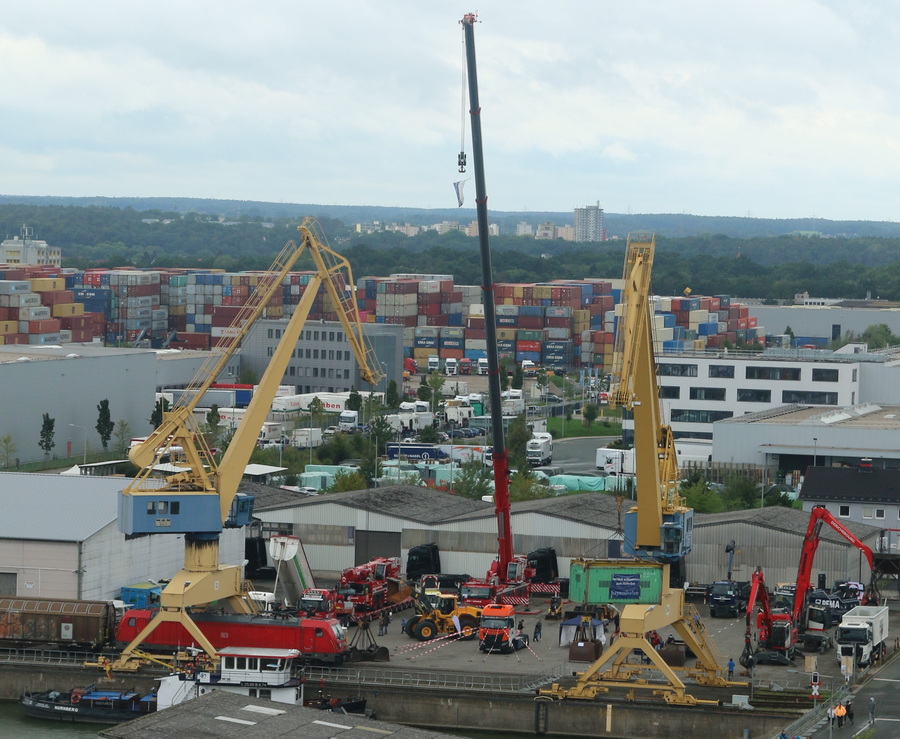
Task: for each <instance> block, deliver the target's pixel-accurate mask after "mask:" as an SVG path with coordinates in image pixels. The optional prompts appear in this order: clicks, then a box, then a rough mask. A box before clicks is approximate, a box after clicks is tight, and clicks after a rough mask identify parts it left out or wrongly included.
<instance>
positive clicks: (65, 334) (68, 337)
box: [59, 329, 72, 344]
mask: <svg viewBox="0 0 900 739" xmlns="http://www.w3.org/2000/svg"><path fill="white" fill-rule="evenodd" d="M59 343H60V344H71V343H72V332H71V331H69V330H67V329H62V330H61V331H60V332H59Z"/></svg>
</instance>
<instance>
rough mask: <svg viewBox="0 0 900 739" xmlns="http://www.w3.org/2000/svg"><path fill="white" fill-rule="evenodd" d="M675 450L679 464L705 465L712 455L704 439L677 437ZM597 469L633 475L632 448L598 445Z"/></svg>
mask: <svg viewBox="0 0 900 739" xmlns="http://www.w3.org/2000/svg"><path fill="white" fill-rule="evenodd" d="M675 450H676V452H677V453H678V464H679V465H685V464H701V465H705V464H708V463H709V461H710V459H711V455H712V446H711V445H710V444H709V442H708V441H707V440H705V439H678V440H677V441H676V442H675ZM597 469H598V470H600V471H601V472H605V473H606V474H607V475H633V474H634V449H615V448H613V447H600V448H599V449H597Z"/></svg>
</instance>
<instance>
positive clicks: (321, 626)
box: [117, 609, 347, 665]
mask: <svg viewBox="0 0 900 739" xmlns="http://www.w3.org/2000/svg"><path fill="white" fill-rule="evenodd" d="M154 615H155V611H153V610H145V609H133V610H130V611H128V612H127V613H126V614H125V615H124V616H123V617H122V620H121V622H120V623H119V629H118V633H117V639H118V641H120V642H122V643H124V644H127V643H129V642H130V641H131V640H132V639H134V638H135V637H136V636H137V635H138V634H139V633H140V631H141V630H142V629H143V628H144V627H145V626H146V625H147V624H148V623H149V622H150V619H151V618H153V616H154ZM191 619H192V620H193V621H194V623H195V624H197V626H198V627H200V630H201V631H202V632H203V633H204V635H205V636H206V638H207V639H209V640H210V642H212V645H213V646H214V647H215V648H216V649H224V648H225V647H252V648H256V649H270V648H271V649H298V650H300V652H301V653H302V655H303V660H304V661H305V662H313V663H317V664H331V665H340V664H341V663H342V662H343V661H344V658H345V657H346V655H347V640H346V636H345V633H344V629H343V627H342V626H341V625H340V622H339V621H338V620H337V619H335V618H298V617H296V616H292V615H286V614H284V615H282V614H265V615H259V614H256V615H252V614H239V613H224V614H218V613H195V614H193V615H192V616H191ZM143 645H144V647H145V648H147V649H150V650H151V651H153V650H159V649H164V650H167V651H168V650H173V649H184V648H185V647H189V646H196V643H195V639H194V637H192V636H191V635H190V634H189V633H188V631H187V629H185V628H184V626H182V625H181V624H180V623H177V622H174V621H164V622H163V623H161V624H159V625H158V626H157V627H156V628H155V629H154V630H153V631H152V632H151V633H150V634H149V635H148V636H147V638H146V639H145V640H144V641H143Z"/></svg>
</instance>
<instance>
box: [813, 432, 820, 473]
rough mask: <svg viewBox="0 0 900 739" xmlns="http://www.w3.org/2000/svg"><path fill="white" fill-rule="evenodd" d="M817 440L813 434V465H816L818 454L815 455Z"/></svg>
mask: <svg viewBox="0 0 900 739" xmlns="http://www.w3.org/2000/svg"><path fill="white" fill-rule="evenodd" d="M818 442H819V440H818V439H817V438H816V437H815V436H813V467H815V466H816V460H817V457H818V455H817V451H818Z"/></svg>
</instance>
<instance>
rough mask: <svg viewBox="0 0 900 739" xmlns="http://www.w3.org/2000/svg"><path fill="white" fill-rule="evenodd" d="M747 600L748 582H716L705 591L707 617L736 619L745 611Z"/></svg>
mask: <svg viewBox="0 0 900 739" xmlns="http://www.w3.org/2000/svg"><path fill="white" fill-rule="evenodd" d="M749 598H750V582H749V581H747V582H736V581H734V580H717V581H716V582H714V583H712V584H711V585H710V586H709V589H708V590H707V596H706V602H707V604H708V605H709V615H710V617H712V618H715V617H716V616H732V617H734V618H737V617H738V616H739V615H740V614H742V613H743V612H744V611H746V610H747V602H748V600H749Z"/></svg>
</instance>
